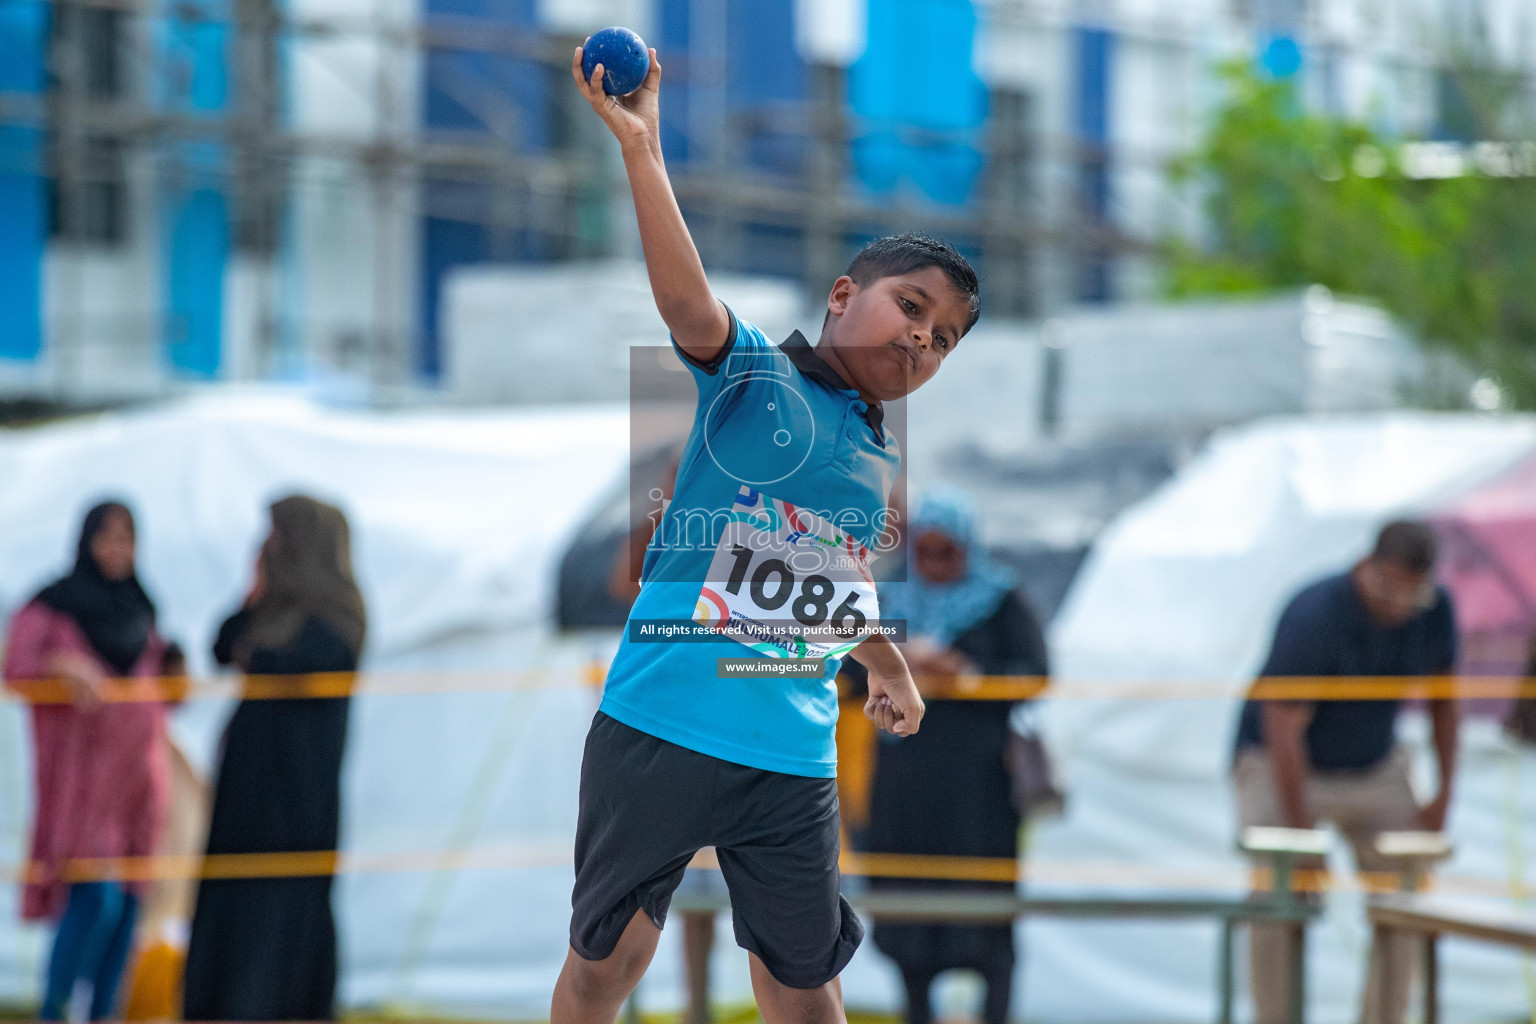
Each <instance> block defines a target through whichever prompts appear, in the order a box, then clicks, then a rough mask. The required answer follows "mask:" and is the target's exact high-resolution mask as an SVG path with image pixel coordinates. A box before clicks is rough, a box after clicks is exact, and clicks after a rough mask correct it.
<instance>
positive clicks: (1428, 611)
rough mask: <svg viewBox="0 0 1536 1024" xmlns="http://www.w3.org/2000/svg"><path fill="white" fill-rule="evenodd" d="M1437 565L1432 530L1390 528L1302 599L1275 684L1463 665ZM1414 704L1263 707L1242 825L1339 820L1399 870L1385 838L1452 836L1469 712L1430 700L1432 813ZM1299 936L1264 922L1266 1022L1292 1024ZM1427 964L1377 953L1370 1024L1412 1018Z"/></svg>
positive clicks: (1240, 800)
mask: <svg viewBox="0 0 1536 1024" xmlns="http://www.w3.org/2000/svg"><path fill="white" fill-rule="evenodd" d="M1434 563H1435V535H1434V533H1433V531H1432V530H1431V529H1430V528H1429V527H1428V526H1427V525H1425V524H1423V523H1419V522H1410V521H1398V522H1392V523H1388V524H1387V525H1386V526H1385V527H1383V528H1382V530H1381V533H1380V534H1379V535H1378V536H1377V538H1376V546H1375V549H1374V550H1373V551H1372V552H1371V554H1370V555H1368V556H1367V557H1366V558H1364V559H1363V560H1362V561H1360V562H1359V563H1358V564H1356V565H1355V567H1354V568H1353V569H1351V570H1350V571H1349V572H1347V573H1345V574H1343V575H1340V576H1330V577H1328V578H1326V579H1323V580H1319V581H1318V582H1316V583H1313V584H1312V585H1311V586H1309V587H1307V588H1305V589H1304V590H1302V591H1301V592H1300V593H1299V594H1297V595H1296V596H1295V597H1293V598H1292V599H1291V602H1290V604H1289V605H1287V606H1286V609H1285V611H1284V613H1282V614H1281V616H1280V623H1279V625H1278V626H1276V627H1275V639H1274V644H1273V646H1272V647H1271V648H1270V653H1269V659H1268V660H1267V661H1266V662H1265V664H1264V670H1263V672H1262V673H1260V674H1261V676H1265V677H1308V678H1320V677H1336V676H1347V677H1361V676H1371V677H1379V676H1393V677H1404V676H1409V677H1412V676H1438V675H1447V674H1449V673H1450V672H1451V671H1452V669H1453V667H1454V665H1455V662H1456V624H1455V619H1454V616H1453V612H1452V608H1451V598H1450V595H1449V594H1448V593H1446V591H1445V589H1444V588H1442V587H1438V586H1436V585H1435V581H1434ZM1401 706H1402V701H1401V700H1400V699H1392V700H1327V699H1325V700H1316V701H1275V700H1270V701H1263V702H1259V701H1254V700H1249V701H1248V702H1247V703H1245V704H1244V705H1243V713H1242V718H1241V720H1240V721H1239V723H1238V730H1237V751H1236V760H1235V768H1234V772H1235V777H1236V778H1235V781H1236V792H1237V811H1238V820H1239V823H1240V825H1241V826H1242V827H1244V828H1246V827H1248V826H1252V825H1280V826H1285V827H1288V828H1313V827H1315V826H1316V825H1317V823H1318V822H1320V821H1324V820H1327V821H1331V822H1332V823H1333V824H1334V826H1335V827H1337V828H1338V830H1339V831H1340V832H1341V833H1342V834H1343V836H1344V837H1345V839H1347V840H1348V841H1349V844H1350V846H1351V847H1352V848H1353V850H1354V855H1355V862H1356V864H1358V865H1359V867H1360V869H1361V870H1363V871H1374V870H1383V869H1386V868H1387V867H1388V865H1387V864H1385V863H1384V862H1383V861H1382V858H1381V857H1380V856H1379V855H1378V854H1377V853H1376V850H1375V845H1374V844H1375V839H1376V836H1377V835H1378V834H1379V833H1381V832H1386V831H1395V830H1403V829H1427V830H1430V831H1439V830H1441V829H1442V828H1443V827H1444V825H1445V815H1446V808H1447V807H1448V806H1449V803H1450V798H1451V783H1452V780H1453V778H1454V776H1455V772H1456V728H1457V713H1456V705H1455V703H1454V702H1453V701H1450V700H1436V701H1431V702H1430V705H1429V709H1430V717H1431V720H1432V721H1433V723H1434V744H1435V753H1436V755H1437V757H1438V759H1439V763H1440V786H1439V790H1438V792H1437V793H1436V794H1435V796H1434V798H1433V799H1432V800H1430V801H1429V802H1428V803H1426V804H1422V805H1421V804H1420V803H1419V802H1418V801H1417V799H1416V798H1415V797H1414V794H1413V788H1412V785H1411V782H1410V778H1409V776H1410V761H1411V759H1410V756H1409V754H1408V752H1407V751H1406V750H1405V749H1403V748H1401V747H1400V746H1399V745H1398V743H1397V729H1396V726H1397V715H1398V711H1399V709H1400V708H1401ZM1290 935H1291V933H1290V932H1289V930H1288V929H1287V928H1285V927H1284V926H1273V925H1269V926H1263V925H1256V926H1254V928H1253V937H1252V941H1253V947H1252V958H1253V965H1252V971H1251V974H1252V981H1253V1002H1254V1011H1255V1018H1256V1022H1257V1024H1277V1022H1280V1021H1283V1020H1284V1019H1285V1014H1286V975H1285V971H1286V967H1285V965H1286V964H1288V963H1289V962H1290V958H1289V956H1288V955H1287V954H1288V952H1289V951H1288V948H1287V943H1288V942H1289V941H1291V939H1290ZM1384 956H1391V957H1392V961H1393V970H1392V972H1391V976H1392V978H1393V979H1394V980H1393V985H1392V991H1391V992H1387V993H1383V992H1381V991H1380V986H1381V975H1382V970H1381V967H1382V963H1381V960H1382V957H1384ZM1413 961H1414V957H1413V951H1412V948H1411V946H1408V945H1406V944H1404V946H1403V948H1401V949H1399V948H1397V947H1396V946H1394V947H1393V949H1392V950H1389V951H1383V950H1376V951H1375V952H1374V954H1373V957H1372V961H1371V971H1370V976H1369V978H1368V979H1367V982H1366V990H1365V998H1364V1006H1363V1008H1362V1011H1361V1018H1362V1020H1364V1021H1366V1022H1368V1024H1375V1022H1377V1021H1382V1020H1386V1021H1394V1022H1396V1021H1401V1020H1402V1018H1403V1014H1404V1012H1405V1010H1406V1008H1407V1000H1408V983H1409V980H1410V976H1411V974H1412V970H1413ZM1383 998H1385V1004H1383V1003H1382V1000H1383ZM1383 1008H1384V1009H1385V1010H1386V1015H1385V1016H1382V1014H1381V1011H1382V1009H1383Z"/></svg>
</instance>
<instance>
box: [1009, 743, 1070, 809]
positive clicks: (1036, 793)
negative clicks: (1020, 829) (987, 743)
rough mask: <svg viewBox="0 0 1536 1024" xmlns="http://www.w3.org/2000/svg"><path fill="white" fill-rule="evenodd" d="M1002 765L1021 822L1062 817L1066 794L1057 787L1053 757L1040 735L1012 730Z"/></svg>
mask: <svg viewBox="0 0 1536 1024" xmlns="http://www.w3.org/2000/svg"><path fill="white" fill-rule="evenodd" d="M1003 762H1004V765H1005V766H1006V767H1007V769H1008V782H1009V790H1010V793H1011V796H1012V798H1013V809H1014V810H1016V811H1018V812H1019V817H1020V818H1022V819H1024V820H1025V821H1028V820H1029V819H1031V818H1034V817H1037V816H1040V815H1059V814H1061V813H1062V812H1063V811H1064V810H1065V809H1066V805H1067V797H1066V794H1065V793H1063V792H1062V791H1061V789H1060V787H1058V786H1057V784H1056V771H1055V768H1054V766H1053V765H1052V764H1051V755H1050V754H1049V753H1048V752H1047V751H1046V749H1045V742H1044V741H1043V740H1041V739H1040V734H1039V733H1037V732H1035V731H1034V730H1033V729H1031V730H1030V731H1028V732H1018V731H1016V730H1014V729H1010V730H1009V731H1008V739H1007V741H1006V742H1005V743H1004V744H1003Z"/></svg>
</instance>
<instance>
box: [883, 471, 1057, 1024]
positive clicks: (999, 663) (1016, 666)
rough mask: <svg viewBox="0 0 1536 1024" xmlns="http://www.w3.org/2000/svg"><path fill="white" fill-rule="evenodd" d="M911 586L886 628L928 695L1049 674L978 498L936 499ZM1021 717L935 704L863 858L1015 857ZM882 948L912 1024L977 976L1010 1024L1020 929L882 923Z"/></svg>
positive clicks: (976, 886)
mask: <svg viewBox="0 0 1536 1024" xmlns="http://www.w3.org/2000/svg"><path fill="white" fill-rule="evenodd" d="M910 536H911V543H912V548H913V558H912V570H913V571H912V574H911V577H910V579H908V580H907V581H905V582H902V583H891V584H887V585H886V586H885V587H884V588H882V591H881V594H880V617H881V619H883V620H886V621H896V620H902V621H905V622H906V624H907V639H908V646H907V648H906V652H905V653H906V657H907V662H908V664H909V665H910V666H911V669H912V674H913V676H914V677H917V679H918V685H919V687H924V686H925V682H927V681H932V680H934V679H942V678H944V677H952V676H957V675H966V674H982V675H1029V676H1035V675H1045V674H1046V673H1047V672H1048V666H1047V664H1046V652H1045V639H1044V636H1043V635H1042V633H1041V629H1040V626H1039V624H1038V622H1037V621H1036V619H1035V617H1034V613H1033V612H1032V611H1031V610H1030V608H1029V606H1028V605H1027V604H1026V603H1025V601H1024V599H1023V597H1022V596H1021V595H1020V593H1019V591H1018V589H1017V582H1016V580H1015V579H1014V576H1013V573H1012V572H1011V571H1010V570H1008V569H1006V568H1004V567H1003V566H1001V565H998V564H997V563H995V562H993V561H991V560H990V559H989V558H987V556H986V554H985V552H983V551H982V550H981V549H980V545H979V544H978V543H977V542H976V539H975V515H974V512H973V511H972V507H971V503H970V500H969V499H968V498H967V497H966V496H965V495H963V494H961V493H959V492H956V491H940V492H936V493H933V494H930V495H929V496H928V497H927V498H926V499H925V500H924V501H923V502H922V503H921V504H920V505H919V506H918V509H917V512H916V514H915V515H914V516H913V517H912V525H911V531H910ZM1013 707H1014V705H1013V704H1012V703H1010V702H1008V701H994V700H934V701H932V702H931V703H930V704H929V705H928V711H927V713H926V714H925V715H924V716H923V727H922V729H921V730H920V731H919V732H918V733H917V735H915V736H908V737H905V738H898V737H895V736H882V737H881V740H882V742H881V743H880V746H879V752H878V755H877V760H876V763H875V775H874V784H873V787H872V791H871V796H870V819H869V827H868V829H867V831H866V832H865V835H864V847H863V848H864V849H865V850H866V851H868V852H870V853H894V854H907V855H917V856H939V857H984V858H997V859H1003V858H1006V859H1017V858H1018V856H1019V825H1020V818H1019V813H1018V811H1017V810H1016V809H1015V807H1014V804H1013V792H1012V782H1011V778H1010V775H1009V770H1008V765H1007V758H1006V756H1005V751H1006V748H1007V747H1008V743H1009V735H1010V728H1009V717H1010V715H1011V713H1012V711H1013ZM870 884H871V887H873V888H877V889H898V890H899V889H907V890H911V889H929V890H932V889H951V890H953V889H958V890H970V891H986V892H1004V893H1008V892H1012V891H1013V890H1014V883H1013V882H1011V881H998V882H961V881H938V880H929V879H918V878H875V879H872V880H871V883H870ZM873 938H874V941H875V945H876V946H877V947H879V949H880V951H881V952H882V953H884V954H885V955H886V956H888V957H890V958H891V959H892V960H893V961H895V963H896V966H897V967H898V968H899V969H900V970H901V976H902V983H903V987H904V988H905V989H906V995H907V1014H906V1020H907V1024H929V1022H930V1021H931V1020H932V1010H931V1008H930V1006H929V999H930V994H929V993H930V989H931V987H932V985H933V980H934V978H935V977H937V976H938V975H939V974H940V973H941V972H943V971H947V970H953V969H956V968H963V969H969V970H974V971H977V972H979V973H980V974H981V976H982V978H983V980H984V981H985V983H986V989H987V995H986V1002H985V1005H984V1006H983V1009H982V1018H983V1020H984V1021H985V1022H986V1024H1006V1021H1007V1020H1008V1013H1009V1006H1010V1003H1011V1001H1012V994H1013V992H1012V989H1013V973H1014V963H1015V950H1014V935H1013V927H1012V925H1011V924H1000V925H959V924H909V923H897V922H891V921H880V922H877V923H876V924H875V928H874V936H873Z"/></svg>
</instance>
